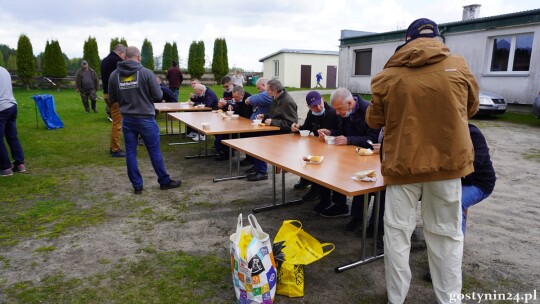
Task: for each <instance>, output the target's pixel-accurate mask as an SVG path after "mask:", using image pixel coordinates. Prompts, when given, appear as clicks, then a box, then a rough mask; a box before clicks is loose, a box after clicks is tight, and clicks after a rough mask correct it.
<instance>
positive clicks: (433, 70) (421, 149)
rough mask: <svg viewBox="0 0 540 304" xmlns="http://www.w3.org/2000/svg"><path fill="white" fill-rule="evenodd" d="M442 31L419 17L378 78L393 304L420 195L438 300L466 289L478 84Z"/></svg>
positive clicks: (407, 276) (405, 284)
mask: <svg viewBox="0 0 540 304" xmlns="http://www.w3.org/2000/svg"><path fill="white" fill-rule="evenodd" d="M438 35H439V29H438V26H437V24H436V23H435V22H433V21H431V20H429V19H425V18H422V19H418V20H416V21H414V22H413V23H412V24H411V25H410V26H409V28H408V29H407V32H406V36H405V44H404V45H401V46H400V47H398V49H397V50H396V52H395V53H394V54H393V55H392V57H390V59H389V60H388V62H387V63H386V65H385V67H384V69H383V71H382V72H380V73H379V74H377V75H376V76H375V77H373V79H372V81H371V92H372V93H373V100H372V105H371V106H370V107H369V109H368V112H367V117H366V121H367V123H368V124H369V125H370V126H372V127H374V128H380V127H385V129H384V140H383V146H382V150H381V153H382V163H381V172H382V174H383V176H384V180H385V182H386V184H387V188H386V210H385V213H384V232H385V234H384V252H385V257H384V262H385V277H386V290H387V292H388V301H389V302H390V303H403V302H404V301H405V298H406V296H407V293H408V290H409V284H410V281H411V270H410V268H409V253H410V249H411V240H410V239H411V235H412V232H413V230H414V228H415V227H416V210H417V205H418V200H420V199H421V200H422V209H421V211H422V219H423V223H424V237H425V239H426V243H427V251H428V261H429V268H430V271H431V276H432V280H433V288H434V290H435V295H436V297H437V301H438V302H439V303H451V300H452V297H455V295H459V294H460V293H461V284H462V283H461V260H462V256H463V232H462V230H461V227H462V214H461V212H462V211H461V202H460V201H461V196H462V189H461V177H463V176H466V175H468V174H470V173H472V172H473V160H474V148H473V145H472V142H471V136H470V135H469V130H468V125H467V121H468V118H470V117H471V116H473V115H474V114H475V113H476V111H477V110H478V104H479V96H478V95H479V89H478V84H477V82H476V80H475V78H474V76H473V74H472V73H471V71H470V69H469V66H468V65H467V62H466V61H465V60H464V59H463V58H462V57H460V56H456V55H454V54H452V53H451V52H450V49H449V48H448V47H447V46H446V45H445V44H444V43H442V42H441V41H440V40H438V39H436V37H437V36H438ZM404 92H406V94H404ZM457 299H458V300H456V301H455V303H459V302H461V301H460V300H459V297H457Z"/></svg>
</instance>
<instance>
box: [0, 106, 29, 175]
mask: <svg viewBox="0 0 540 304" xmlns="http://www.w3.org/2000/svg"><path fill="white" fill-rule="evenodd" d="M4 137H5V138H6V142H7V144H8V145H9V149H10V150H11V157H13V160H14V162H13V165H14V166H15V167H17V166H18V165H20V164H24V153H23V150H22V147H21V144H20V143H19V139H18V138H17V105H16V104H15V105H13V106H12V107H10V108H7V109H5V110H3V111H0V170H6V169H10V168H11V163H10V160H9V155H8V151H7V148H6V145H5V144H4Z"/></svg>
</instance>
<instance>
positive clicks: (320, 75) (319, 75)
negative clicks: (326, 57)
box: [315, 72, 322, 88]
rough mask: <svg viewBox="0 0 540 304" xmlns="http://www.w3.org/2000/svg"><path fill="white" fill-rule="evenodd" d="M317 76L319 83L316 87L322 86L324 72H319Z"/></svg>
mask: <svg viewBox="0 0 540 304" xmlns="http://www.w3.org/2000/svg"><path fill="white" fill-rule="evenodd" d="M315 78H317V85H316V86H315V87H321V88H322V85H321V80H322V72H319V73H317V75H315Z"/></svg>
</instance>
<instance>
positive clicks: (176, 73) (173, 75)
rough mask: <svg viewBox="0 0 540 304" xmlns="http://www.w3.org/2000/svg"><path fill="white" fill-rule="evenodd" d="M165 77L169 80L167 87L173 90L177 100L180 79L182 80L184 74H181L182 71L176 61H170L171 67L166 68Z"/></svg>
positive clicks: (180, 83)
mask: <svg viewBox="0 0 540 304" xmlns="http://www.w3.org/2000/svg"><path fill="white" fill-rule="evenodd" d="M165 78H167V80H168V81H169V89H170V90H171V91H173V93H174V96H176V100H178V94H179V88H180V85H182V81H184V75H182V71H181V70H180V68H179V67H178V63H177V62H176V61H173V62H172V67H170V68H169V69H168V70H167V75H165Z"/></svg>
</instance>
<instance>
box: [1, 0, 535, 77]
mask: <svg viewBox="0 0 540 304" xmlns="http://www.w3.org/2000/svg"><path fill="white" fill-rule="evenodd" d="M469 4H481V5H482V6H481V8H480V17H488V16H494V15H500V14H507V13H513V12H519V11H525V10H530V9H536V8H540V3H539V2H538V0H519V1H516V0H491V1H487V0H479V1H476V0H475V1H474V2H473V0H468V1H463V0H455V1H447V0H431V1H416V0H410V1H395V0H379V1H369V0H327V1H323V0H272V1H257V0H233V1H217V0H202V1H185V0H174V1H169V0H156V1H143V0H130V1H120V2H118V1H110V0H107V1H106V0H92V1H87V0H83V1H73V0H69V1H68V0H57V1H52V0H40V1H24V0H0V22H1V25H0V44H7V45H8V46H10V47H12V48H15V49H16V48H17V41H18V38H19V35H20V34H22V33H24V34H26V35H27V36H28V37H29V38H30V41H31V42H32V46H33V50H34V54H35V55H37V54H39V53H41V52H43V51H44V48H45V43H46V41H47V40H51V39H55V40H58V41H59V42H60V46H61V48H62V51H63V52H64V53H66V55H67V56H68V57H70V58H73V57H82V52H83V44H84V41H85V40H86V39H87V38H88V36H93V37H95V38H96V39H97V42H98V47H99V54H100V57H101V58H103V57H105V56H106V55H107V54H108V52H109V43H110V40H111V38H113V37H124V38H125V39H126V40H127V43H128V44H129V45H134V46H137V47H139V48H140V47H141V46H142V42H143V40H144V38H148V39H149V40H150V41H151V42H152V46H153V50H154V56H157V55H160V54H161V53H162V52H163V46H164V45H165V42H167V41H168V42H171V43H172V42H173V41H175V42H176V43H177V45H178V50H179V55H180V61H181V65H182V66H186V64H187V56H188V50H189V45H190V44H191V42H192V41H193V40H203V41H204V43H205V47H206V57H207V65H208V59H209V60H211V58H212V51H213V44H214V39H215V38H218V37H224V38H225V39H226V41H227V47H228V54H229V66H230V67H231V68H234V67H241V68H244V69H246V70H254V71H261V70H262V63H260V62H259V59H260V58H262V57H264V56H266V55H269V54H271V53H273V52H276V51H278V50H280V49H283V48H288V49H309V50H331V51H337V50H338V46H339V37H340V31H341V30H342V29H350V30H359V31H368V32H386V31H393V30H398V29H406V28H407V27H408V25H409V24H410V23H411V22H412V21H414V20H415V19H417V18H421V17H426V18H430V19H432V20H434V21H435V22H437V23H445V22H452V21H460V20H461V17H462V13H463V8H462V6H464V5H469Z"/></svg>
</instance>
